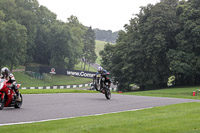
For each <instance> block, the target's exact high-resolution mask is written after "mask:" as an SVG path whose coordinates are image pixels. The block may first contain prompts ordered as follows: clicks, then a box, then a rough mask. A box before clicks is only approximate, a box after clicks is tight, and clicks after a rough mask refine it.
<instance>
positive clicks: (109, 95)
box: [105, 88, 111, 100]
mask: <svg viewBox="0 0 200 133" xmlns="http://www.w3.org/2000/svg"><path fill="white" fill-rule="evenodd" d="M105 96H106V98H107V99H108V100H110V98H111V92H110V89H109V88H105Z"/></svg>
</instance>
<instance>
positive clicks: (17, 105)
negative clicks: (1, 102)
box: [14, 94, 23, 108]
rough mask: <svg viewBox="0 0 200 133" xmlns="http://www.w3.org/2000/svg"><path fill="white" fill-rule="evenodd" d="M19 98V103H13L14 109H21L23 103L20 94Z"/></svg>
mask: <svg viewBox="0 0 200 133" xmlns="http://www.w3.org/2000/svg"><path fill="white" fill-rule="evenodd" d="M20 97H21V101H20V102H17V101H16V102H15V105H14V107H15V108H21V106H22V102H23V98H22V94H20Z"/></svg>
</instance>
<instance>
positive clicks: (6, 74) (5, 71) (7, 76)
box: [1, 67, 21, 101]
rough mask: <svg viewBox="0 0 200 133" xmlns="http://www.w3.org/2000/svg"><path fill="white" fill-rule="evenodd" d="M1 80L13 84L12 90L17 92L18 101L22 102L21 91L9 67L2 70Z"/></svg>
mask: <svg viewBox="0 0 200 133" xmlns="http://www.w3.org/2000/svg"><path fill="white" fill-rule="evenodd" d="M1 79H6V80H8V83H11V88H12V89H13V90H14V91H15V93H16V95H17V99H16V101H21V97H20V92H19V89H18V88H17V83H16V80H15V77H14V75H13V74H12V73H11V72H10V70H9V69H8V68H7V67H3V68H2V69H1Z"/></svg>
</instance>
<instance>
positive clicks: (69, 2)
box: [38, 0, 160, 32]
mask: <svg viewBox="0 0 200 133" xmlns="http://www.w3.org/2000/svg"><path fill="white" fill-rule="evenodd" d="M159 1H160V0H38V2H39V4H40V5H44V6H46V7H47V8H48V9H49V10H51V11H52V12H54V13H55V14H57V18H58V19H60V20H62V21H64V22H66V21H67V18H69V17H70V16H71V15H74V16H76V17H78V19H79V21H80V22H81V23H82V24H83V25H85V26H92V28H93V29H94V28H99V29H102V30H112V31H113V32H114V31H118V30H123V29H124V28H123V26H124V25H125V24H129V20H130V19H131V18H133V14H137V13H139V10H140V8H139V7H140V6H146V5H147V4H149V3H151V4H155V3H157V2H159Z"/></svg>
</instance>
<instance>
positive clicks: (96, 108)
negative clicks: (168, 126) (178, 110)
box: [0, 93, 199, 126]
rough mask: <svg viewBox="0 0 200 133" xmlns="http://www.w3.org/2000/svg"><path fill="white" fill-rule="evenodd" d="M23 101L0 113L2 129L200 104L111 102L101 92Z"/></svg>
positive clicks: (139, 99) (143, 99) (124, 98)
mask: <svg viewBox="0 0 200 133" xmlns="http://www.w3.org/2000/svg"><path fill="white" fill-rule="evenodd" d="M23 99H24V102H23V105H22V108H20V109H14V108H13V107H9V108H4V109H3V110H0V126H2V125H10V124H17V123H29V122H30V123H31V122H39V121H46V120H47V121H48V120H52V119H53V120H54V119H60V118H71V117H78V116H87V115H97V114H106V113H113V112H123V111H128V110H137V109H144V108H151V107H156V106H164V105H169V104H178V103H185V102H199V101H198V100H191V99H177V98H164V97H147V96H132V95H119V94H112V97H111V100H107V99H106V98H105V96H104V95H103V94H101V93H63V94H30V95H23Z"/></svg>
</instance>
